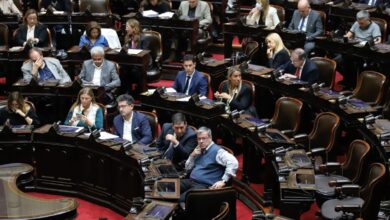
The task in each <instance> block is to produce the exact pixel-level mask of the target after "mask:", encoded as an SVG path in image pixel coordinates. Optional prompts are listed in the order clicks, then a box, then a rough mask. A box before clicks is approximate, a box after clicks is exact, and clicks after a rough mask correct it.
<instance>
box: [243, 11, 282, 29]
mask: <svg viewBox="0 0 390 220" xmlns="http://www.w3.org/2000/svg"><path fill="white" fill-rule="evenodd" d="M260 15H261V13H259V14H252V16H251V17H249V16H248V17H247V19H252V20H253V21H255V23H257V24H259V23H262V22H259V21H260V19H262V18H260ZM247 23H248V21H247ZM279 23H280V20H279V16H278V13H277V10H276V8H274V7H272V6H269V9H268V14H267V16H265V22H264V24H265V26H267V28H271V29H274V28H275V27H276V26H277V25H278V24H279ZM248 24H250V23H248Z"/></svg>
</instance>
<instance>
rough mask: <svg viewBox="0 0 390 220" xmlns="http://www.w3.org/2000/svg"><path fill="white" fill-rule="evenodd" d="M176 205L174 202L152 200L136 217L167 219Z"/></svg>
mask: <svg viewBox="0 0 390 220" xmlns="http://www.w3.org/2000/svg"><path fill="white" fill-rule="evenodd" d="M175 207H176V203H170V202H161V201H156V200H152V202H151V203H149V204H148V205H147V206H146V207H145V209H144V210H142V211H141V212H140V213H139V215H138V216H137V218H136V219H155V220H165V219H168V218H169V217H170V215H171V213H172V212H173V210H174V209H175Z"/></svg>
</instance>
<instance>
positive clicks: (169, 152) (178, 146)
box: [157, 113, 198, 170]
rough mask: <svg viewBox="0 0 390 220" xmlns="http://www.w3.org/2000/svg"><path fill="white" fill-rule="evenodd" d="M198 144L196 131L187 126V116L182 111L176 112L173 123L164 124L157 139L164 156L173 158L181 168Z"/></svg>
mask: <svg viewBox="0 0 390 220" xmlns="http://www.w3.org/2000/svg"><path fill="white" fill-rule="evenodd" d="M197 144H198V142H197V141H196V133H195V131H194V130H193V129H192V128H190V127H188V126H187V120H186V117H185V115H184V114H182V113H176V114H174V115H173V116H172V123H165V124H164V125H163V128H162V132H161V135H160V137H159V138H158V139H157V148H158V149H159V150H160V151H161V152H163V158H165V159H170V160H172V162H173V164H174V165H175V166H176V167H177V168H178V169H179V170H180V169H182V168H183V167H184V163H183V161H186V160H187V159H188V156H189V155H190V154H191V152H192V151H193V150H194V148H195V147H196V145H197Z"/></svg>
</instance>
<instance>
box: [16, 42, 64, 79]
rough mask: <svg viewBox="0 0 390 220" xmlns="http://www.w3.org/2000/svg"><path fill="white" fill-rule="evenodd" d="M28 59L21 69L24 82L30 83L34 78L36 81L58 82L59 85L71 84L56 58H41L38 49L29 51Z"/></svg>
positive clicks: (40, 52)
mask: <svg viewBox="0 0 390 220" xmlns="http://www.w3.org/2000/svg"><path fill="white" fill-rule="evenodd" d="M29 58H30V60H29V61H27V62H25V63H24V64H23V66H22V68H21V70H22V72H23V79H24V80H25V81H27V82H30V81H31V79H32V78H34V79H35V80H37V81H47V80H58V81H59V83H60V84H63V83H67V82H71V80H70V78H69V75H68V73H66V71H65V70H64V68H63V67H62V65H61V63H60V61H59V60H57V59H56V58H53V57H43V54H42V51H41V50H40V49H38V48H32V49H30V51H29Z"/></svg>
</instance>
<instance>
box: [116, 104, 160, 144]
mask: <svg viewBox="0 0 390 220" xmlns="http://www.w3.org/2000/svg"><path fill="white" fill-rule="evenodd" d="M123 122H124V120H123V117H122V116H121V115H117V116H116V117H115V118H114V129H115V133H116V135H118V136H119V137H121V138H123ZM131 127H132V128H131V135H132V137H133V142H137V143H140V144H145V145H148V144H150V143H152V140H153V137H152V130H151V129H150V124H149V120H148V118H147V117H146V115H144V114H142V113H139V112H136V111H133V119H132V124H131Z"/></svg>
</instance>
